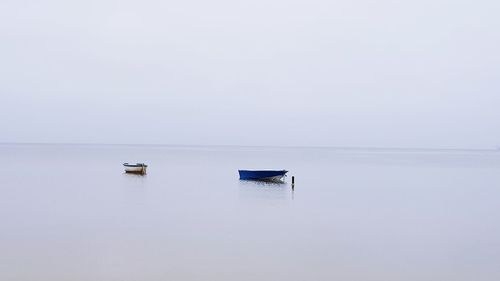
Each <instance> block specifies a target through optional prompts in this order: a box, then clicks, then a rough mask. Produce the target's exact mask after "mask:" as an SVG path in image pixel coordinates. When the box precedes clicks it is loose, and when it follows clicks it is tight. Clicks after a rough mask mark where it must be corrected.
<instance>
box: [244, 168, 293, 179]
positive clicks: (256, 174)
mask: <svg viewBox="0 0 500 281" xmlns="http://www.w3.org/2000/svg"><path fill="white" fill-rule="evenodd" d="M238 172H239V173H240V180H262V181H279V180H281V179H282V178H283V177H284V176H285V175H286V173H288V171H285V170H279V171H273V170H261V171H250V170H238Z"/></svg>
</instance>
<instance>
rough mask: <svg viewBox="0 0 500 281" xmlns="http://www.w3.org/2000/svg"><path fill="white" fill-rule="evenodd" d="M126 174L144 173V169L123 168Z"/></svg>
mask: <svg viewBox="0 0 500 281" xmlns="http://www.w3.org/2000/svg"><path fill="white" fill-rule="evenodd" d="M125 172H126V173H142V174H145V173H146V167H127V166H125Z"/></svg>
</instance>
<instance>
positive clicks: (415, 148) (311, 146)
mask: <svg viewBox="0 0 500 281" xmlns="http://www.w3.org/2000/svg"><path fill="white" fill-rule="evenodd" d="M0 145H68V146H71V145H74V146H76V145H84V146H91V145H102V146H163V147H168V146H169V147H248V148H252V147H253V148H313V149H314V148H317V149H345V150H420V151H443V150H444V151H497V150H500V147H496V148H463V147H460V148H450V147H447V148H438V147H395V146H393V147H390V146H387V147H384V146H335V145H237V144H158V143H156V144H155V143H97V142H96V143H90V142H89V143H83V142H82V143H80V142H60V143H58V142H0Z"/></svg>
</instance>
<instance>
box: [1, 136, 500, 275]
mask: <svg viewBox="0 0 500 281" xmlns="http://www.w3.org/2000/svg"><path fill="white" fill-rule="evenodd" d="M0 156H1V159H2V160H3V161H2V163H3V166H2V169H0V222H1V224H0V280H9V281H15V280H26V281H28V280H30V281H32V280H50V281H58V280H65V281H68V280H75V281H79V280H82V281H83V280H120V281H121V280H123V281H129V280H130V281H132V280H144V281H149V280H181V281H182V280H303V281H310V280H335V279H336V280H343V281H349V280H384V281H388V280H454V281H456V280H500V266H499V265H500V152H496V151H425V150H418V151H417V150H415V151H411V150H399V151H395V150H353V149H350V150H349V149H319V148H316V149H314V148H238V147H168V146H105V145H103V146H98V145H95V146H94V145H82V146H78V145H0ZM137 161H144V162H146V163H148V164H149V165H150V167H149V170H148V175H146V176H134V175H127V174H123V172H122V167H121V163H123V162H137ZM239 168H246V169H254V168H256V169H263V168H272V169H287V170H289V171H290V175H294V176H295V177H296V185H295V190H294V191H293V192H292V190H291V188H290V184H289V182H290V181H291V180H290V178H288V183H286V184H262V183H255V182H241V181H239V180H238V173H237V170H238V169H239Z"/></svg>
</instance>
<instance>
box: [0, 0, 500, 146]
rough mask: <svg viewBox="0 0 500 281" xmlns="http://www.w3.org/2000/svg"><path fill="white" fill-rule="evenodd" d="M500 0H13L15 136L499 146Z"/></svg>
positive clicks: (2, 66)
mask: <svg viewBox="0 0 500 281" xmlns="http://www.w3.org/2000/svg"><path fill="white" fill-rule="evenodd" d="M499 10H500V2H499V1H489V0H477V1H460V0H458V1H456V0H454V1H451V0H419V1H394V0H392V1H389V0H339V1H331V0H330V1H318V0H308V1H304V0H302V1H294V0H287V1H285V0H265V1H264V0H253V1H238V0H232V1H229V0H214V1H206V0H205V1H201V0H186V1H155V0H141V1H130V0H121V1H111V0H99V1H94V0H85V1H82V0H75V1H66V0H64V1H61V0H54V1H45V0H37V1H22V0H1V1H0V98H1V100H0V142H27V143H111V144H118V143H122V144H182V145H259V146H260V145H272V146H349V147H427V148H486V149H488V148H495V147H497V146H500V130H499V129H500V126H499V125H500V110H498V106H499V104H500V79H499V78H500V31H499V30H500V17H498V11H499Z"/></svg>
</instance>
